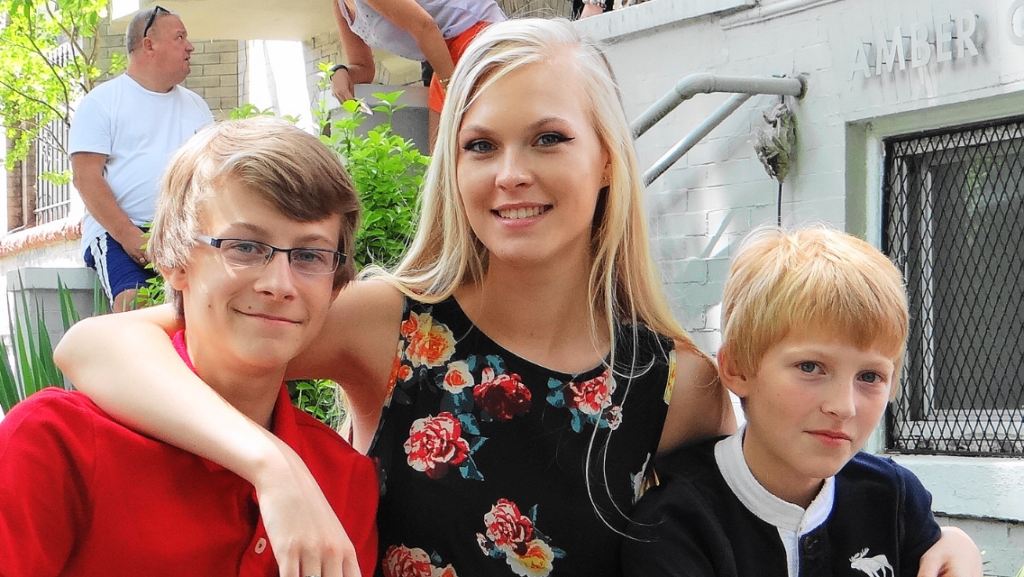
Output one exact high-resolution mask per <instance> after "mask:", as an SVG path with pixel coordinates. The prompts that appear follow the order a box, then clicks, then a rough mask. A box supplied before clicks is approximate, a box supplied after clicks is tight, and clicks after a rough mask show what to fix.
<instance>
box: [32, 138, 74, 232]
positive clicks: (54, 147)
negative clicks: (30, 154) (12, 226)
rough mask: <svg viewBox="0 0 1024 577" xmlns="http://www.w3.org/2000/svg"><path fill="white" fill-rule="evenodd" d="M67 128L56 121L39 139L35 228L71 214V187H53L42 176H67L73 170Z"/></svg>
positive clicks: (52, 183)
mask: <svg viewBox="0 0 1024 577" xmlns="http://www.w3.org/2000/svg"><path fill="white" fill-rule="evenodd" d="M68 132H69V130H68V125H67V124H66V123H65V122H64V121H63V120H60V119H58V120H54V121H53V122H51V123H50V124H48V125H47V126H46V127H44V128H43V130H41V131H40V132H39V138H37V139H36V174H37V175H38V176H37V177H36V224H37V225H40V224H44V223H47V222H53V221H55V220H60V219H62V218H64V217H66V216H68V214H69V213H70V211H71V185H70V184H69V183H59V184H58V183H54V182H51V181H50V180H48V179H47V178H45V177H44V176H43V175H45V174H47V173H49V174H54V175H64V176H65V177H66V175H67V174H69V171H70V170H71V159H70V158H69V157H68V155H67V150H68Z"/></svg>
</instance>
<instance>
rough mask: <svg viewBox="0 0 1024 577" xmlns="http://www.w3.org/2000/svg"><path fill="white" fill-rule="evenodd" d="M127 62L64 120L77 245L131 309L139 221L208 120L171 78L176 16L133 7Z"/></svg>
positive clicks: (139, 263)
mask: <svg viewBox="0 0 1024 577" xmlns="http://www.w3.org/2000/svg"><path fill="white" fill-rule="evenodd" d="M125 45H126V47H127V49H128V70H127V71H126V72H125V73H124V74H121V75H120V76H118V77H116V78H114V79H112V80H110V81H108V82H105V83H103V84H101V85H100V86H98V87H96V89H94V90H93V91H92V92H90V93H89V94H87V95H86V96H85V98H84V99H83V100H82V102H81V104H80V105H79V106H78V110H77V111H76V113H75V116H74V119H73V120H72V123H71V137H70V147H69V151H70V153H71V168H72V172H73V175H74V184H75V188H77V189H78V192H79V193H80V194H81V196H82V201H83V202H84V203H85V209H86V214H85V219H84V221H83V224H82V249H83V255H84V257H85V262H86V264H87V265H89V266H90V267H92V268H93V269H95V270H96V272H97V274H98V275H99V278H100V283H101V284H102V285H103V289H104V290H105V291H106V293H107V297H108V299H109V300H110V302H111V305H112V308H113V310H114V311H115V312H119V311H123V310H127V309H130V308H133V304H134V301H135V293H136V289H137V288H138V287H139V286H142V285H145V284H146V281H147V280H148V279H149V278H151V277H152V276H154V273H153V272H152V271H151V270H147V269H146V265H147V264H148V260H147V259H146V254H145V251H144V250H143V246H144V245H145V244H146V239H145V238H144V237H143V234H144V232H145V230H144V228H143V227H144V226H145V225H147V224H148V223H149V222H150V221H152V220H153V211H154V207H155V205H156V198H157V191H158V189H159V180H160V175H161V173H162V172H163V170H164V167H165V166H166V164H167V160H168V159H169V158H170V156H171V154H172V153H173V152H174V151H175V150H176V149H177V148H178V146H180V145H181V144H182V143H183V142H185V141H186V140H187V139H188V138H189V137H190V136H192V135H193V134H195V133H196V132H197V131H198V130H199V129H200V128H202V127H203V126H205V125H207V124H209V123H211V122H213V115H212V114H211V112H210V107H209V106H207V105H206V103H205V102H204V101H203V99H202V98H201V97H200V96H199V95H198V94H196V93H195V92H192V91H191V90H189V89H187V88H185V87H183V86H179V84H180V83H181V82H182V81H184V80H185V77H187V76H188V74H189V72H190V71H191V67H190V64H189V58H190V56H191V55H192V51H193V50H194V48H193V46H192V43H191V42H189V41H188V32H187V31H186V30H185V25H184V24H182V22H181V19H180V18H178V16H177V15H176V14H174V13H173V12H170V11H169V10H167V9H165V8H162V7H160V6H154V7H152V8H147V9H145V10H141V11H139V12H138V13H137V14H136V15H135V17H134V18H132V21H131V23H130V24H129V25H128V31H127V33H126V35H125Z"/></svg>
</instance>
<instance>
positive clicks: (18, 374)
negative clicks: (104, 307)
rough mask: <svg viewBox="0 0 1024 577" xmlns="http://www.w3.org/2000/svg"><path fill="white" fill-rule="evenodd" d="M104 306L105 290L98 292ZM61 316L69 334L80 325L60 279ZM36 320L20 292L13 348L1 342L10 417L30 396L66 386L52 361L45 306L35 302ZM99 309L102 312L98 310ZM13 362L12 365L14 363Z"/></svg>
mask: <svg viewBox="0 0 1024 577" xmlns="http://www.w3.org/2000/svg"><path fill="white" fill-rule="evenodd" d="M94 291H96V292H98V293H99V295H100V299H102V300H103V303H104V304H105V303H106V300H105V299H103V291H102V290H96V289H94ZM57 296H58V299H59V301H60V316H61V323H62V324H63V326H64V330H65V331H67V330H68V328H70V327H71V325H73V324H74V323H76V322H78V318H79V317H78V312H77V311H76V310H75V305H74V303H73V302H72V300H71V291H69V290H68V289H67V287H65V286H64V283H62V282H61V281H60V278H59V277H58V279H57ZM35 304H36V307H35V310H36V314H35V317H34V318H33V317H31V316H27V317H26V316H23V315H27V314H28V310H29V308H28V297H27V296H26V295H25V291H22V292H21V307H20V308H19V307H17V306H15V307H13V309H14V312H15V314H14V315H13V316H12V318H11V319H10V331H11V332H10V334H11V348H10V349H8V347H7V344H6V343H4V342H3V341H0V408H3V412H4V414H7V412H9V411H10V410H11V408H12V407H13V406H14V405H16V404H18V403H20V402H21V401H24V400H25V399H26V398H28V396H29V395H31V394H32V393H35V392H36V391H38V390H40V389H43V388H45V387H63V386H64V376H63V375H62V374H61V372H60V370H58V369H57V366H56V365H55V364H54V362H53V352H52V351H53V348H52V346H51V344H52V343H51V340H50V333H49V331H47V330H46V324H45V319H44V317H43V307H42V306H41V304H40V303H39V301H36V303H35ZM97 310H100V309H97ZM12 359H13V363H12V362H11V361H12Z"/></svg>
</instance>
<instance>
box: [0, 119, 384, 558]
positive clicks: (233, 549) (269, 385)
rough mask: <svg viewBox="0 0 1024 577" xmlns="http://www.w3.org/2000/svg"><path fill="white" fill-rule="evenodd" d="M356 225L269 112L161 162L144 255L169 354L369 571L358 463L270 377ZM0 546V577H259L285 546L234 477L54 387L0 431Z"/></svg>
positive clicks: (346, 205) (337, 177)
mask: <svg viewBox="0 0 1024 577" xmlns="http://www.w3.org/2000/svg"><path fill="white" fill-rule="evenodd" d="M357 219H358V202H357V199H356V196H355V193H354V191H353V188H352V184H351V181H350V180H349V177H348V175H347V174H346V173H345V171H344V169H343V168H342V166H341V164H340V162H339V161H338V159H337V158H336V157H335V156H334V155H333V154H332V153H331V152H330V151H329V150H328V149H327V148H325V147H324V146H323V145H322V144H321V143H320V142H319V141H318V140H317V139H316V138H315V137H314V136H311V135H308V134H306V133H304V132H303V131H301V130H299V129H298V128H296V127H294V126H292V125H291V124H289V123H287V122H284V121H280V120H275V119H270V118H256V119H250V120H243V121H234V122H226V123H221V124H217V125H213V126H210V127H208V128H206V129H204V130H203V131H201V132H200V133H198V134H197V135H196V136H195V137H193V138H192V139H190V140H189V141H188V142H187V143H185V145H183V147H182V148H181V149H180V150H179V151H178V152H177V153H176V155H175V156H174V158H173V159H172V160H171V163H170V168H169V169H168V172H167V174H166V175H165V177H164V180H163V183H162V187H161V197H160V200H159V205H158V207H157V214H156V219H155V221H154V223H153V232H152V239H151V241H150V244H149V253H150V256H151V257H152V260H153V262H154V263H156V265H157V266H158V267H159V269H160V271H161V272H162V274H163V275H164V277H165V279H166V283H167V293H168V298H169V300H170V301H171V302H173V303H174V304H175V306H176V307H177V310H178V312H179V314H180V315H182V316H183V319H184V324H185V327H186V329H185V330H184V331H181V332H179V333H178V334H176V335H175V336H174V343H175V347H176V348H177V350H178V353H179V354H180V355H181V356H182V358H183V359H185V361H186V363H187V364H188V365H189V366H190V367H191V368H192V369H193V370H194V371H195V372H196V373H197V374H199V376H201V377H202V378H203V380H205V381H206V382H207V383H210V387H211V388H212V389H213V391H214V392H215V393H217V394H219V395H220V396H221V397H222V398H223V399H224V400H225V401H226V402H228V403H230V404H232V405H233V406H235V407H236V408H238V409H239V410H240V411H241V412H242V413H243V414H244V415H245V416H246V417H248V418H249V419H251V420H252V421H253V423H254V426H260V427H263V428H265V429H267V430H268V431H270V432H272V433H273V434H274V435H276V436H277V437H278V438H280V440H281V441H283V442H284V443H286V444H288V445H289V446H290V447H291V448H292V449H294V450H295V452H296V453H297V454H298V455H299V456H300V457H301V458H302V459H303V461H304V462H305V464H306V466H308V467H309V469H310V471H311V472H312V473H313V475H314V477H315V478H316V479H317V481H318V483H319V485H320V486H319V488H317V487H311V488H310V490H322V491H323V492H324V494H325V496H326V497H327V500H328V502H330V503H331V505H332V507H333V509H334V512H335V513H336V514H337V516H338V518H339V519H340V521H341V523H342V525H343V527H344V529H345V531H346V532H347V534H348V536H349V538H350V539H351V541H352V543H353V545H354V546H355V549H356V555H357V558H358V560H359V565H360V569H361V571H362V574H364V575H370V574H372V571H373V566H374V563H375V560H376V547H377V539H376V530H375V528H374V516H375V512H376V505H377V493H378V490H377V480H376V473H375V470H374V466H373V464H372V463H371V461H370V460H369V459H368V458H366V457H364V456H362V455H359V454H358V453H356V452H355V450H353V449H352V448H351V447H350V446H349V445H348V444H347V443H346V442H345V441H344V440H342V438H341V437H340V436H338V435H337V434H336V433H335V432H334V431H332V430H331V429H330V428H328V427H326V426H325V425H323V424H321V423H319V422H317V421H316V420H314V419H312V418H311V417H309V416H308V415H306V414H305V413H303V412H301V411H299V410H298V409H295V408H294V407H292V406H291V404H290V402H289V398H288V392H287V388H286V387H285V386H284V385H283V383H282V380H283V377H284V371H285V366H286V365H287V363H288V362H289V361H290V360H291V359H292V358H294V357H295V356H296V355H297V354H298V353H299V352H300V351H302V350H303V349H305V348H306V347H307V346H308V345H309V344H310V342H311V340H312V339H313V338H314V337H315V336H316V335H317V334H318V332H319V331H320V327H321V325H322V324H323V322H324V319H325V317H326V314H327V311H328V307H329V305H330V304H331V302H332V301H333V300H334V297H336V296H337V294H338V292H339V291H340V290H341V288H342V287H343V286H344V285H345V283H346V282H348V281H349V280H350V279H351V278H352V276H353V274H354V268H353V266H352V263H351V261H349V260H348V259H347V258H346V256H345V255H344V254H343V252H344V251H346V250H350V249H351V246H352V242H353V234H354V229H355V227H356V223H357ZM133 314H139V313H133ZM140 362H145V359H140ZM110 370H117V368H116V367H110ZM139 392H140V394H145V386H144V384H140V386H139ZM195 417H196V418H198V419H201V418H203V416H202V415H201V414H197V415H196V416H195ZM271 521H272V520H268V522H271ZM0 552H2V553H0V575H3V576H4V577H20V576H33V577H39V576H46V575H97V576H99V575H113V574H118V575H150V576H154V575H155V576H160V575H167V576H172V575H175V576H178V575H265V576H271V575H274V576H276V575H278V565H277V562H276V561H275V556H277V557H278V558H283V557H282V556H286V555H287V554H288V553H289V552H287V551H281V552H275V551H272V550H271V548H270V544H269V543H268V540H267V534H266V530H265V528H264V520H263V519H262V518H261V516H260V510H259V507H258V505H257V495H255V491H254V489H253V487H252V485H250V484H249V483H248V482H246V481H245V480H244V479H242V478H240V477H238V476H236V475H235V474H234V473H231V472H230V471H228V470H226V469H224V468H222V467H220V466H218V465H215V464H213V463H212V462H211V461H207V460H205V459H203V458H202V457H199V456H195V455H193V454H191V453H188V452H186V451H184V450H181V449H177V448H175V447H172V446H170V445H167V444H165V443H162V442H159V441H156V440H153V439H151V438H149V437H146V436H145V435H142V434H138V433H135V432H133V431H132V430H130V429H128V428H126V427H124V426H122V425H120V424H118V423H117V422H115V421H113V420H111V419H110V418H109V417H108V416H107V415H106V414H105V413H103V412H102V411H101V410H100V409H98V408H97V407H96V406H95V405H93V404H92V403H91V402H90V401H89V400H88V399H87V398H86V397H84V396H83V395H80V394H79V393H75V392H68V391H65V390H63V389H58V388H48V389H44V390H43V391H40V392H38V393H36V394H35V395H33V396H32V397H30V398H29V399H27V400H25V401H24V402H22V403H21V404H19V405H17V406H16V407H15V408H14V409H13V410H12V411H11V412H10V414H9V415H8V416H7V417H6V418H5V419H4V420H3V421H2V422H0ZM302 563H303V574H309V575H319V574H322V573H326V572H327V571H326V570H327V569H328V568H326V567H321V566H320V565H319V560H306V559H303V560H302Z"/></svg>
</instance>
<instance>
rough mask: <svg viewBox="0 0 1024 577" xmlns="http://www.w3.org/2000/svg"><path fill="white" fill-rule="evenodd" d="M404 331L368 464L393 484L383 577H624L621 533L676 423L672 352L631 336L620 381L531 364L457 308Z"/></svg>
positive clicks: (386, 485)
mask: <svg viewBox="0 0 1024 577" xmlns="http://www.w3.org/2000/svg"><path fill="white" fill-rule="evenodd" d="M402 318H403V322H402V327H401V338H400V339H399V343H398V355H397V357H396V360H395V365H394V369H393V371H392V378H391V383H392V385H391V391H390V394H389V396H388V400H387V402H386V404H385V407H384V411H383V413H382V415H381V421H380V424H379V426H378V430H377V433H376V436H375V438H374V441H373V444H372V446H371V448H370V452H369V454H370V456H371V457H373V458H374V459H375V460H376V461H377V462H378V464H379V466H380V472H381V483H382V498H381V502H380V513H379V516H378V521H379V529H380V538H381V540H380V543H381V549H380V554H381V557H382V561H381V566H380V567H379V568H378V570H377V574H378V575H384V576H385V577H456V576H461V577H480V576H485V575H495V576H501V575H509V576H512V575H519V576H531V577H544V576H547V575H553V576H558V575H579V576H587V577H595V576H602V575H607V576H617V575H619V574H620V569H619V545H620V543H621V540H622V537H621V535H620V533H618V531H622V530H623V528H624V527H625V520H626V517H625V515H626V514H628V513H629V511H630V510H631V509H632V506H633V502H634V501H635V498H636V494H637V492H638V490H639V489H638V488H639V486H640V484H641V482H642V480H643V479H644V476H645V474H646V472H647V469H648V466H649V464H650V462H651V459H652V455H653V454H654V452H655V450H656V449H657V445H658V440H659V437H660V435H661V429H662V426H663V425H664V422H665V414H666V411H667V402H668V399H669V397H670V395H671V390H670V388H668V387H666V384H667V383H670V382H673V380H674V379H673V378H672V377H671V375H672V373H674V371H675V356H674V355H675V353H674V352H673V350H672V341H671V340H670V339H667V338H664V337H659V336H658V335H656V334H655V333H653V332H652V331H650V330H649V329H647V328H646V327H640V330H639V331H638V336H637V339H636V346H634V338H633V331H632V329H631V328H630V327H626V326H623V327H620V328H619V331H618V334H617V336H616V342H617V349H616V371H615V378H614V379H613V378H610V377H609V373H608V371H607V370H606V368H605V367H604V366H599V367H595V368H594V369H592V370H589V371H586V372H584V373H580V374H577V375H571V374H565V373H560V372H557V371H552V370H550V369H546V368H544V367H541V366H538V365H536V364H533V363H531V362H529V361H526V360H524V359H521V358H519V357H518V356H516V355H515V354H514V353H511V352H509V351H507V350H505V349H503V348H502V347H501V346H499V345H498V344H496V343H495V342H494V341H492V340H491V339H490V338H488V337H487V335H485V334H483V333H482V332H480V330H478V329H477V328H476V327H475V326H474V325H473V323H472V322H471V321H470V320H469V318H468V317H466V315H465V313H464V312H463V311H462V309H461V308H459V305H458V303H457V302H456V301H455V299H454V298H450V299H448V300H446V301H444V302H442V303H438V304H436V305H427V304H423V303H419V302H416V301H413V300H411V299H406V302H405V310H404V313H403V316H402ZM634 350H636V352H637V354H636V355H635V356H634V354H633V351H634ZM634 357H635V358H634ZM631 376H632V378H631Z"/></svg>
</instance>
